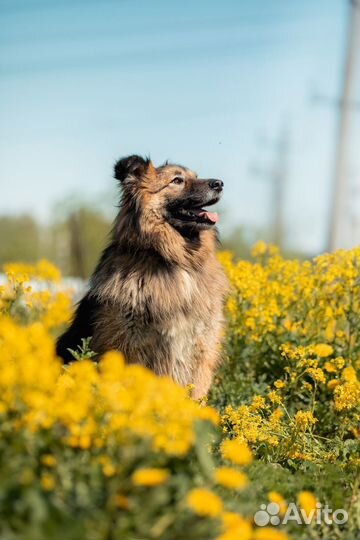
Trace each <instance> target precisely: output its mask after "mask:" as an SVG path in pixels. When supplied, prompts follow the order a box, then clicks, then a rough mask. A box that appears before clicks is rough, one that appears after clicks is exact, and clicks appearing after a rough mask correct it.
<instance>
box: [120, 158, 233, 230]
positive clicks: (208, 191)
mask: <svg viewBox="0 0 360 540" xmlns="http://www.w3.org/2000/svg"><path fill="white" fill-rule="evenodd" d="M115 178H117V179H118V180H119V181H120V182H121V185H122V188H123V193H124V201H125V202H127V203H128V204H129V203H131V202H132V203H135V208H136V209H140V211H141V212H145V213H149V212H150V213H151V215H152V217H154V216H156V218H157V219H158V220H159V221H163V222H167V223H169V224H170V225H171V226H172V227H174V228H175V229H177V230H178V231H179V232H180V233H183V234H189V233H191V232H195V231H200V230H204V229H210V228H212V227H214V225H215V224H216V223H217V221H218V215H217V213H216V212H209V211H208V210H206V207H208V206H211V205H213V204H215V203H217V202H218V201H219V200H220V198H221V195H222V191H223V187H224V184H223V182H222V181H221V180H218V179H215V178H208V179H202V178H198V177H197V175H196V174H195V173H194V172H193V171H191V170H189V169H187V168H186V167H182V166H180V165H173V164H168V163H166V164H165V165H162V166H160V167H157V168H156V167H154V165H153V164H152V163H151V161H150V160H148V159H146V160H145V159H143V158H142V157H140V156H129V157H126V158H123V159H121V160H120V161H118V162H117V163H116V165H115Z"/></svg>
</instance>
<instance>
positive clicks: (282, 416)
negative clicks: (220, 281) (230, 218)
mask: <svg viewBox="0 0 360 540" xmlns="http://www.w3.org/2000/svg"><path fill="white" fill-rule="evenodd" d="M253 255H254V261H253V262H244V261H239V262H237V261H233V260H232V258H231V256H230V254H226V253H223V254H221V260H222V262H223V264H224V266H225V268H226V270H227V273H228V275H229V278H230V281H231V283H232V285H233V287H232V293H231V296H230V298H229V300H228V305H227V315H228V320H229V325H228V336H227V341H226V347H225V352H224V354H225V357H226V358H225V361H224V364H223V366H222V368H221V369H220V370H219V372H218V374H217V376H216V384H215V385H214V387H213V390H212V392H211V394H210V396H209V400H208V403H207V404H204V403H201V404H200V403H197V402H194V401H192V400H191V399H190V398H189V397H188V392H187V390H186V389H182V388H179V387H177V386H176V385H175V384H174V383H173V382H172V381H170V380H168V379H165V378H161V379H160V378H157V377H155V376H154V375H153V374H152V373H150V372H149V371H147V370H146V369H144V368H142V367H140V366H135V365H130V366H126V365H125V364H124V361H123V358H122V357H121V355H120V354H118V353H115V352H110V353H108V354H106V355H105V356H104V357H103V358H102V359H101V361H100V362H99V364H95V363H93V362H92V361H91V352H90V348H89V347H91V343H90V344H89V343H84V344H83V347H82V349H81V350H79V351H77V356H78V357H79V358H81V361H80V362H76V363H74V364H72V365H71V366H70V367H67V368H63V367H62V366H61V363H60V362H59V360H58V359H57V358H56V357H55V353H54V339H55V337H56V335H58V333H59V332H60V331H61V329H62V328H63V326H64V324H66V322H67V321H68V319H69V318H70V317H71V292H70V291H69V292H67V291H63V290H61V289H60V288H59V286H58V283H59V281H60V275H59V272H58V271H57V269H56V268H54V267H53V266H52V265H51V264H50V263H47V262H46V261H40V262H39V263H38V264H37V265H34V266H29V265H21V264H15V263H14V264H8V265H6V267H5V268H4V271H5V273H6V275H7V279H8V280H7V283H6V284H5V285H4V286H3V287H1V288H0V312H1V315H0V350H1V363H0V479H1V481H0V539H1V540H3V539H4V540H13V539H14V540H15V539H16V540H20V539H21V540H45V539H46V540H49V539H54V540H57V539H59V540H60V539H61V540H63V539H64V538H66V540H84V539H85V538H86V540H112V539H114V540H115V539H122V540H123V539H124V540H150V539H159V540H185V539H186V540H187V539H189V540H215V539H216V540H285V539H287V538H294V539H308V538H312V539H320V538H327V539H333V540H335V539H339V538H343V539H349V540H354V538H356V535H357V532H358V530H359V527H360V500H359V466H360V454H359V450H360V439H359V436H360V424H359V418H360V416H359V415H360V381H359V379H358V377H357V375H358V373H359V369H360V323H359V314H360V293H359V291H360V287H359V286H360V272H359V268H360V249H354V250H352V251H347V252H345V251H340V252H337V253H335V254H331V255H323V256H321V257H318V258H317V259H315V260H314V261H311V262H310V261H305V262H299V261H294V260H290V261H289V260H284V259H282V258H281V256H280V255H279V254H278V253H277V251H276V249H275V248H273V247H271V246H267V245H265V244H263V243H259V244H258V245H256V246H255V247H254V250H253ZM30 279H32V280H36V282H37V283H40V284H42V286H40V287H36V290H35V288H34V290H32V289H31V286H30V285H29V280H30ZM269 503H273V505H274V504H275V506H273V507H272V508H273V509H274V508H275V510H276V512H275V513H276V520H274V517H272V519H271V521H270V514H271V513H270V514H269V518H268V523H267V522H266V520H265V521H263V522H261V523H260V522H259V521H257V520H256V518H255V519H254V516H256V513H257V512H258V511H259V510H260V509H262V506H261V505H263V506H264V507H266V505H268V504H269ZM290 503H296V505H297V507H298V508H299V509H300V510H302V511H303V512H304V515H305V517H308V518H309V519H308V520H307V521H308V522H309V524H308V525H305V524H303V523H301V524H299V523H297V522H295V521H293V520H288V522H287V523H284V516H286V515H287V512H288V508H289V507H290ZM326 504H327V505H329V507H331V508H332V509H333V510H336V509H343V510H345V511H346V512H347V515H348V519H347V521H346V522H344V523H340V524H339V523H336V522H334V521H332V522H331V523H327V522H326V520H324V519H320V518H319V519H318V515H319V508H320V505H322V506H324V505H326ZM266 508H268V507H266ZM315 512H317V514H315ZM285 521H286V520H285ZM328 521H329V520H328ZM330 521H331V520H330Z"/></svg>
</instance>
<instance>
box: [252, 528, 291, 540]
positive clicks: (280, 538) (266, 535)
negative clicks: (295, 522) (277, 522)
mask: <svg viewBox="0 0 360 540" xmlns="http://www.w3.org/2000/svg"><path fill="white" fill-rule="evenodd" d="M288 539H289V537H288V535H287V534H286V532H284V531H279V530H278V529H272V528H271V527H263V528H262V529H256V530H255V531H254V534H253V537H252V540H288Z"/></svg>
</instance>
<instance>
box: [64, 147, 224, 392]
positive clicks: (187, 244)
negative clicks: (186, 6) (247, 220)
mask: <svg viewBox="0 0 360 540" xmlns="http://www.w3.org/2000/svg"><path fill="white" fill-rule="evenodd" d="M115 178H117V179H118V180H119V181H120V183H121V187H122V202H121V206H120V211H119V214H118V216H117V218H116V220H115V223H114V227H113V231H112V238H111V242H110V245H109V246H108V247H107V248H106V249H105V251H104V252H103V254H102V257H101V259H100V261H99V263H98V266H97V268H96V270H95V272H94V274H93V276H92V278H91V282H90V290H89V292H88V293H87V294H86V295H85V297H84V298H83V299H82V300H81V302H80V304H79V305H78V308H77V311H76V314H75V317H74V320H73V322H72V325H71V326H70V328H69V329H68V331H67V332H66V333H65V334H64V335H63V336H61V337H60V339H59V340H58V344H57V353H58V355H59V356H61V357H62V358H63V359H64V361H65V362H68V361H71V360H73V358H72V355H71V354H70V352H69V351H68V349H69V348H71V349H76V348H77V346H78V345H79V344H80V342H81V338H83V337H88V336H92V343H91V344H92V348H93V349H94V351H95V352H96V353H98V354H102V353H104V352H105V351H108V350H110V349H115V350H119V351H121V352H123V353H124V355H125V357H126V359H127V361H128V362H135V363H139V364H143V365H144V366H147V367H148V368H150V369H152V370H153V371H154V372H155V373H157V374H159V375H168V376H170V377H172V378H173V379H174V380H175V381H177V382H178V383H179V384H181V385H187V384H193V385H194V386H195V389H194V392H193V396H194V397H195V398H197V397H200V396H203V395H205V394H206V393H207V391H208V389H209V386H210V384H211V380H212V375H213V372H214V370H215V368H216V367H217V365H218V364H219V359H220V345H221V336H222V329H223V303H224V295H225V292H226V288H227V283H226V278H225V275H224V272H223V270H222V268H221V266H220V264H219V263H218V261H217V260H216V255H215V249H216V242H217V237H216V230H215V228H214V225H215V223H216V222H217V219H218V218H217V214H216V213H213V212H208V211H206V210H204V209H203V206H209V205H212V204H214V203H216V202H217V201H218V200H219V199H220V197H221V193H222V190H223V182H222V181H221V180H215V179H207V180H202V179H201V180H200V179H198V178H197V176H196V174H195V173H193V172H192V171H190V170H189V169H187V168H185V167H181V166H179V165H170V164H165V165H163V166H161V167H158V168H155V167H154V165H153V164H152V163H151V161H150V160H144V159H142V158H141V157H139V156H130V157H127V158H124V159H121V160H120V161H118V162H117V164H116V165H115Z"/></svg>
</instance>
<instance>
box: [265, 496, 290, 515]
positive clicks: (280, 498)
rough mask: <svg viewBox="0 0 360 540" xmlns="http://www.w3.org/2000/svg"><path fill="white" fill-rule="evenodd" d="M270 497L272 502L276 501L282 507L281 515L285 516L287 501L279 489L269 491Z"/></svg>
mask: <svg viewBox="0 0 360 540" xmlns="http://www.w3.org/2000/svg"><path fill="white" fill-rule="evenodd" d="M268 499H269V501H270V502H273V503H276V504H278V505H279V508H280V515H281V516H283V515H284V514H285V512H286V509H287V506H288V505H287V502H286V501H285V499H284V497H283V496H282V495H280V493H278V492H277V491H269V493H268Z"/></svg>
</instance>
